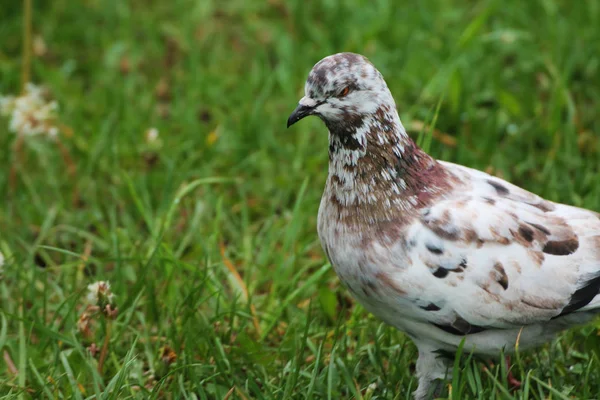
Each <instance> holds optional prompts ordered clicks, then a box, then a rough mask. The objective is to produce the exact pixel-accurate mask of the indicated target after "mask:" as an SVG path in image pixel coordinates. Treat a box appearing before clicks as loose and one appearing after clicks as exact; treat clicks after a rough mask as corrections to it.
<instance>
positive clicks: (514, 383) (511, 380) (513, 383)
mask: <svg viewBox="0 0 600 400" xmlns="http://www.w3.org/2000/svg"><path fill="white" fill-rule="evenodd" d="M506 370H507V371H508V375H507V376H506V379H507V380H508V384H509V385H510V388H511V389H513V390H515V389H519V388H520V387H521V385H522V382H521V381H520V380H518V379H517V378H515V376H514V375H513V373H512V370H511V365H510V356H506Z"/></svg>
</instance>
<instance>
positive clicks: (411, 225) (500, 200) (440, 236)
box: [288, 53, 600, 399]
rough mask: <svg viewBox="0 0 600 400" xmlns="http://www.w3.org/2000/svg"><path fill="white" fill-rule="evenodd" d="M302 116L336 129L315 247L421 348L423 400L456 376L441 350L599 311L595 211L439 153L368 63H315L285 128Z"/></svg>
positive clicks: (547, 329) (490, 342) (491, 345)
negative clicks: (416, 136)
mask: <svg viewBox="0 0 600 400" xmlns="http://www.w3.org/2000/svg"><path fill="white" fill-rule="evenodd" d="M307 115H317V116H319V117H320V118H321V119H322V120H323V121H324V122H325V124H326V125H327V127H328V128H329V142H330V145H329V160H330V161H329V176H328V179H327V183H326V186H325V191H324V193H323V197H322V200H321V206H320V209H319V216H318V231H319V238H320V240H321V243H322V245H323V248H324V250H325V252H326V253H327V256H328V258H329V259H330V261H331V263H332V265H333V267H334V269H335V271H336V273H337V274H338V276H339V277H340V279H341V280H342V281H343V282H344V284H345V285H346V286H347V287H348V289H349V290H350V291H351V292H352V294H353V295H354V297H356V298H357V299H358V300H359V301H360V302H361V303H362V304H363V305H364V307H365V308H366V309H367V310H369V311H370V312H372V313H373V314H375V315H376V316H378V317H379V318H381V319H382V320H383V321H385V322H386V323H388V324H390V325H393V326H395V327H397V328H398V329H400V330H402V331H404V332H406V333H407V334H408V335H409V336H410V337H411V338H412V339H413V340H414V342H415V343H416V345H417V347H418V349H419V359H418V361H417V376H418V378H419V387H418V389H417V391H416V392H415V397H416V398H417V399H423V398H426V397H427V395H428V392H429V391H430V386H431V382H432V381H433V380H435V379H438V378H443V377H444V375H445V374H446V372H447V363H446V362H445V361H444V360H443V359H441V358H439V357H438V356H437V352H438V351H439V350H446V351H452V350H455V349H456V348H457V346H459V344H460V343H461V341H462V340H463V339H464V340H465V346H466V348H467V349H468V350H474V351H475V352H476V353H481V354H486V355H496V354H498V353H499V351H501V350H502V349H504V350H505V351H510V350H512V349H514V346H515V344H516V342H517V337H519V338H520V339H519V340H520V342H519V344H520V346H521V347H527V346H535V345H537V344H540V343H542V342H544V341H547V340H549V339H551V338H552V335H553V334H554V333H556V332H558V331H560V330H562V329H565V328H568V327H570V326H572V325H575V324H581V323H585V322H587V321H589V320H590V319H591V318H592V317H593V316H594V315H595V314H596V312H597V311H598V310H600V296H598V294H599V290H600V215H599V214H597V213H595V212H592V211H588V210H584V209H580V208H576V207H571V206H567V205H563V204H557V203H553V202H550V201H547V200H544V199H542V198H540V197H539V196H536V195H534V194H532V193H529V192H527V191H525V190H523V189H521V188H519V187H517V186H514V185H512V184H510V183H508V182H505V181H503V180H501V179H498V178H496V177H492V176H490V175H488V174H486V173H484V172H480V171H477V170H473V169H470V168H466V167H463V166H459V165H455V164H451V163H447V162H442V161H436V160H434V159H433V158H431V157H430V156H429V155H427V154H426V153H424V152H423V151H422V150H421V149H419V148H418V147H417V146H416V145H415V144H414V143H413V142H412V140H411V139H410V138H409V137H408V136H407V134H406V132H405V130H404V128H403V126H402V124H401V122H400V120H399V117H398V113H397V111H396V106H395V103H394V100H393V98H392V95H391V93H390V92H389V90H388V88H387V85H386V83H385V81H384V79H383V77H382V76H381V74H380V73H379V71H377V69H376V68H375V67H374V66H373V65H372V64H371V63H370V62H369V61H368V60H367V59H366V58H365V57H363V56H360V55H356V54H352V53H340V54H336V55H333V56H329V57H327V58H325V59H323V60H321V61H320V62H319V63H317V64H316V65H315V66H314V68H313V70H312V71H311V73H310V75H309V77H308V80H307V83H306V87H305V97H303V98H302V99H301V100H300V104H299V106H298V108H297V109H296V110H295V111H294V113H293V114H292V115H291V116H290V119H289V120H288V126H289V125H291V124H293V123H295V122H296V121H298V120H299V119H301V118H303V117H304V116H307Z"/></svg>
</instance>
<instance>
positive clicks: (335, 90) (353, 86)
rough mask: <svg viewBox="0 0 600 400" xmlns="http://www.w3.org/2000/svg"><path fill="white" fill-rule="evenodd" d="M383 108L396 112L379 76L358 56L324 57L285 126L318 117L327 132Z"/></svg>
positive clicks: (342, 54)
mask: <svg viewBox="0 0 600 400" xmlns="http://www.w3.org/2000/svg"><path fill="white" fill-rule="evenodd" d="M382 106H386V108H395V104H394V99H393V98H392V95H391V93H390V91H389V89H388V87H387V85H386V83H385V80H384V79H383V76H382V75H381V73H380V72H379V71H377V69H376V68H375V67H374V66H373V64H371V62H370V61H369V60H368V59H367V58H366V57H364V56H361V55H360V54H354V53H338V54H334V55H332V56H329V57H325V58H324V59H322V60H321V61H319V62H318V63H317V64H316V65H315V66H314V67H313V69H312V71H310V74H309V75H308V79H307V80H306V86H305V87H304V97H302V99H300V102H299V104H298V107H296V109H295V110H294V112H293V113H292V114H291V115H290V117H289V119H288V121H287V126H288V128H289V127H290V126H291V125H293V124H295V123H296V122H298V121H299V120H301V119H302V118H304V117H306V116H309V115H317V116H319V117H320V118H321V119H322V120H323V121H324V122H325V124H327V126H328V127H330V128H331V127H333V126H335V125H337V124H340V123H341V124H348V123H350V122H351V121H355V122H356V123H359V122H360V121H362V120H363V119H364V118H365V117H366V116H369V115H371V114H374V113H376V112H377V111H378V110H379V109H380V108H381V107H382Z"/></svg>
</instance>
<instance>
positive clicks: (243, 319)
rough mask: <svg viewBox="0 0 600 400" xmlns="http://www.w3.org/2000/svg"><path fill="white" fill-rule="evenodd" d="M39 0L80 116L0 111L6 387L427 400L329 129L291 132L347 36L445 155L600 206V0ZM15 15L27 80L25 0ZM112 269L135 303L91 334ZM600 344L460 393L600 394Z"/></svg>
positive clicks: (4, 27)
mask: <svg viewBox="0 0 600 400" xmlns="http://www.w3.org/2000/svg"><path fill="white" fill-rule="evenodd" d="M32 4H33V19H32V30H31V41H32V60H31V65H30V76H31V81H32V82H34V83H35V84H38V85H42V86H44V87H45V88H46V89H47V92H48V93H49V96H50V97H51V98H53V99H54V100H56V101H57V103H58V105H59V110H58V118H59V121H60V130H61V134H60V136H59V141H58V144H57V143H56V142H55V141H53V140H51V139H49V138H46V137H43V136H41V137H27V138H25V139H24V140H23V143H22V149H19V146H17V144H16V142H17V141H18V140H17V137H16V135H15V134H14V133H13V132H9V130H8V121H9V119H8V118H7V117H3V118H1V119H0V166H1V167H2V168H1V170H0V172H1V173H0V193H2V201H1V202H0V252H2V254H3V255H4V257H5V262H4V267H3V269H4V270H3V273H2V278H1V279H2V280H1V281H0V311H1V312H0V352H2V356H3V357H2V360H3V361H0V393H1V394H2V395H4V397H3V398H13V397H18V398H119V399H124V398H140V399H146V398H169V399H170V398H190V399H191V398H203V399H212V398H225V397H226V398H241V399H243V398H247V399H251V398H365V399H370V398H385V399H388V398H389V399H405V398H410V392H411V391H412V390H414V389H415V388H416V381H415V380H414V379H413V377H412V375H413V370H414V360H415V359H416V353H415V349H414V347H413V346H412V344H411V343H410V341H409V340H407V339H406V338H405V336H404V335H403V334H401V333H398V332H396V331H395V330H393V329H392V328H389V327H386V326H385V325H383V324H381V323H380V322H379V321H377V320H375V319H374V318H373V317H370V316H369V315H367V313H366V312H365V311H364V310H363V309H362V308H361V307H360V306H359V305H356V304H354V302H353V301H352V299H351V298H350V297H349V295H348V294H347V293H346V291H345V290H344V288H343V287H341V286H340V284H339V282H338V281H337V278H336V277H335V274H334V273H333V271H332V270H331V268H330V266H329V265H328V264H327V262H326V260H325V258H324V255H323V253H322V252H321V249H320V244H319V243H318V239H317V236H316V213H317V209H318V204H319V199H320V196H321V191H322V188H323V184H324V182H325V178H326V174H327V132H326V128H325V127H324V126H323V125H322V123H321V122H320V121H318V119H316V118H315V119H307V120H306V121H303V123H302V124H298V125H297V126H294V128H293V129H290V130H287V129H286V128H285V124H286V120H287V117H288V115H289V113H290V112H291V111H292V110H293V109H294V107H295V106H296V104H297V101H298V99H299V98H300V97H301V96H302V91H303V87H304V81H305V79H306V76H307V74H308V72H309V71H310V69H311V68H312V66H313V65H314V64H315V63H316V62H317V61H319V60H320V59H321V58H323V57H325V56H327V55H330V54H333V53H336V52H341V51H352V52H357V53H361V54H364V55H365V56H367V57H368V58H369V59H370V60H371V61H372V62H373V63H374V64H375V66H377V68H378V69H379V70H380V71H381V72H382V73H383V75H384V76H385V78H386V80H387V82H388V85H389V87H390V89H391V91H392V93H393V95H394V97H395V99H396V102H397V106H398V110H399V113H400V117H401V119H402V121H403V123H404V125H405V126H406V127H407V130H408V131H409V133H410V134H411V136H412V137H413V138H415V140H418V141H419V142H420V143H425V144H426V147H427V150H428V151H429V152H430V153H431V154H432V155H433V156H435V157H437V158H441V159H444V160H448V161H452V162H457V163H460V164H464V165H467V166H470V167H474V168H479V169H482V170H486V171H487V172H490V173H493V174H495V175H498V176H500V177H503V178H505V179H508V180H510V181H512V182H513V183H515V184H517V185H520V186H522V187H524V188H526V189H528V190H531V191H534V192H536V193H538V194H540V195H542V196H545V197H547V198H549V199H551V200H553V201H560V202H567V203H570V204H574V205H577V206H582V207H587V208H591V209H594V210H596V211H600V185H599V182H600V172H599V165H600V155H599V152H600V144H599V140H598V139H599V135H600V123H599V122H598V119H597V117H598V109H599V105H600V86H599V85H600V73H599V72H600V71H599V69H600V30H599V29H598V26H600V2H598V1H595V0H581V1H577V2H569V1H550V0H532V1H529V2H522V1H517V0H507V1H498V0H481V1H467V0H461V1H459V0H447V1H433V0H425V1H419V2H408V1H404V2H393V1H384V0H381V1H378V0H375V1H360V0H349V1H335V0H322V1H294V0H291V1H283V0H268V1H248V0H228V1H189V0H175V1H170V2H166V1H165V2H162V1H139V0H136V1H110V0H105V1H100V0H82V1H76V2H73V1H66V0H54V1H33V3H32ZM0 8H1V11H0V93H1V94H2V95H10V94H13V95H18V93H19V92H20V90H21V85H22V82H21V71H22V69H23V66H24V65H23V64H24V63H23V57H22V52H23V2H20V1H8V0H6V1H3V2H2V5H1V7H0ZM438 106H439V112H437V113H436V110H437V107H438ZM150 129H156V130H157V131H158V137H157V139H156V140H152V138H148V131H149V130H150ZM65 157H67V162H65ZM69 158H70V159H72V161H71V162H69V161H68V159H69ZM69 166H71V168H74V170H71V171H69ZM11 171H12V173H14V176H15V178H14V180H13V181H12V182H11V178H10V176H11ZM98 280H108V281H110V283H111V285H112V292H113V293H114V294H115V296H116V298H115V302H116V306H117V307H118V315H117V316H116V317H115V318H114V319H111V318H108V317H107V316H106V315H102V314H101V313H100V314H95V315H93V316H92V322H91V323H92V325H91V328H90V332H88V334H87V335H86V334H83V333H82V329H81V317H82V315H84V313H85V312H86V304H87V303H86V300H85V297H86V294H87V293H86V291H87V289H86V287H87V285H89V284H91V283H93V282H95V281H98ZM78 321H79V323H80V324H79V327H78ZM597 336H598V335H597V329H596V327H595V326H593V325H592V326H588V327H585V328H583V329H579V330H575V331H572V332H569V333H567V334H565V335H563V336H562V337H561V339H560V340H558V341H556V342H554V343H553V344H551V345H548V346H546V347H545V348H543V349H541V350H539V351H535V352H528V353H524V354H522V355H521V356H520V357H518V358H517V361H518V362H517V365H516V366H515V369H514V370H513V373H515V375H516V376H517V377H518V378H520V379H522V380H523V382H524V386H523V387H522V388H521V389H520V390H518V391H516V392H509V390H508V389H507V388H508V385H507V383H506V369H505V367H504V366H503V365H502V364H503V363H498V362H496V363H494V364H493V365H488V366H487V367H485V368H484V367H482V365H481V364H480V363H474V362H471V361H469V360H467V361H463V362H461V364H460V368H457V369H455V373H454V376H453V381H452V382H451V385H450V387H449V389H450V390H449V391H448V393H447V395H448V396H449V397H451V398H455V399H465V398H481V399H491V398H502V399H506V398H513V397H514V398H531V399H542V398H592V397H594V396H596V395H597V394H598V393H600V368H599V367H600V364H599V363H598V355H597V349H598V348H600V347H599V346H598V345H599V342H598V338H597ZM103 346H104V347H105V355H104V356H102V355H100V354H98V353H101V352H100V351H95V349H99V348H102V347H103ZM90 350H91V351H90ZM101 357H103V361H102V362H100V361H99V360H100V358H101Z"/></svg>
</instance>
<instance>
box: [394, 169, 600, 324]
mask: <svg viewBox="0 0 600 400" xmlns="http://www.w3.org/2000/svg"><path fill="white" fill-rule="evenodd" d="M441 164H442V165H444V167H445V168H447V169H448V170H449V171H450V172H452V173H453V174H454V175H456V176H457V177H458V178H459V180H460V181H462V182H463V183H464V184H465V185H464V186H465V187H467V188H468V189H467V190H464V188H460V190H457V191H455V192H453V193H450V194H449V195H448V196H446V198H445V199H443V200H441V201H438V202H435V203H434V204H432V205H431V206H430V207H427V208H424V209H423V210H422V211H421V215H420V217H419V218H417V219H416V220H415V221H414V223H412V224H411V225H410V226H409V227H408V228H407V235H406V244H405V249H406V259H407V260H408V262H409V263H410V264H411V265H410V266H409V267H407V268H405V269H403V272H402V273H400V274H399V275H398V276H397V277H394V276H393V274H392V275H391V276H390V278H391V279H399V282H398V285H401V286H402V288H403V290H404V291H405V292H406V297H407V298H410V299H412V300H413V301H414V302H415V303H416V304H417V305H418V306H419V308H420V310H421V311H419V312H418V313H419V314H420V315H419V316H415V317H417V318H419V319H421V318H422V319H423V320H426V321H428V322H431V323H433V324H435V325H437V326H438V327H440V328H442V329H444V330H446V331H447V332H449V333H453V334H461V335H464V334H468V333H477V332H480V331H482V330H485V329H489V328H515V327H519V326H523V325H529V324H534V323H540V322H544V321H549V320H551V319H553V318H556V317H558V316H561V315H564V314H567V313H571V312H576V311H579V310H585V309H589V308H592V307H596V306H600V301H598V299H597V295H598V291H599V289H600V218H599V217H598V214H596V213H594V212H591V211H587V210H582V209H578V208H575V207H570V206H565V205H561V204H555V203H551V202H548V201H546V200H544V199H542V198H540V197H539V196H536V195H534V194H532V193H529V192H527V191H525V190H523V189H520V188H518V187H516V186H514V185H511V184H509V183H507V182H505V181H503V180H500V179H498V178H494V177H491V176H489V175H487V174H485V173H483V172H480V171H476V170H472V169H469V168H465V167H462V166H458V165H454V164H450V163H441ZM461 186H463V185H461ZM400 281H401V282H402V283H400Z"/></svg>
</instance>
